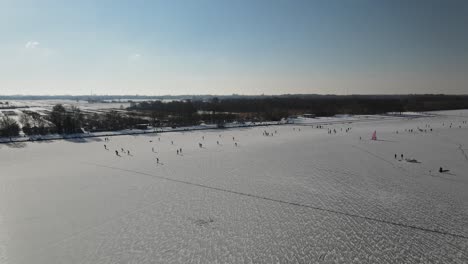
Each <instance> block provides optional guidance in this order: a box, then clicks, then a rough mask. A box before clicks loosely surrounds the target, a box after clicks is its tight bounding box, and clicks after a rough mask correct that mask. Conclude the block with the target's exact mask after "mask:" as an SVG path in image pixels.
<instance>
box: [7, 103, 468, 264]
mask: <svg viewBox="0 0 468 264" xmlns="http://www.w3.org/2000/svg"><path fill="white" fill-rule="evenodd" d="M340 118H344V117H336V118H335V119H334V120H326V122H328V121H333V122H330V123H333V124H331V125H326V126H325V127H324V128H322V129H318V128H316V125H315V123H307V122H302V123H301V124H298V125H296V124H294V125H281V126H268V127H254V128H231V129H225V130H203V131H192V132H170V133H161V134H146V135H133V136H114V137H111V138H110V141H109V142H107V141H104V140H103V138H84V139H69V140H59V141H40V142H27V143H25V142H17V143H11V144H0V263H11V264H16V263H47V264H49V263H467V262H468V253H467V252H468V173H467V172H468V157H467V156H466V154H468V137H467V136H468V124H464V123H463V121H466V120H468V110H467V111H465V110H463V111H462V110H460V111H443V112H434V113H431V115H427V116H425V115H422V116H421V117H418V118H413V117H394V116H393V117H382V116H381V117H368V118H357V119H356V120H350V118H351V117H346V118H344V120H341V121H340V120H339V119H340ZM354 118H356V117H354ZM311 120H315V119H311ZM362 120H367V121H366V122H361V121H362ZM450 123H452V128H450V127H449V125H450ZM443 124H444V125H443ZM427 126H430V127H427ZM460 126H461V128H460ZM418 127H419V128H421V129H426V130H427V132H420V131H419V130H417V128H418ZM328 128H332V129H335V130H336V131H337V133H336V134H334V133H333V134H328V133H327V131H328ZM346 128H351V130H350V131H349V132H347V133H346V132H345V131H346ZM430 128H432V129H433V131H432V132H431V131H430ZM405 129H414V131H415V132H413V133H411V132H407V131H405ZM265 130H266V131H267V132H269V133H270V134H273V136H263V135H262V133H263V131H265ZM275 131H277V133H275ZM373 131H377V138H378V139H379V140H377V141H371V140H370V137H371V134H372V132H373ZM396 131H398V134H397V133H396ZM203 136H204V140H203V139H202V137H203ZM232 137H234V139H235V140H234V141H233V138H232ZM360 137H361V138H362V139H361V140H360V139H359V138H360ZM159 138H160V140H159ZM171 141H173V142H174V144H171ZM217 141H219V143H220V144H219V145H218V144H217ZM234 142H237V143H238V146H237V147H236V146H235V144H234ZM198 143H202V144H203V148H200V147H199V145H198ZM104 144H106V145H107V147H108V149H109V150H105V149H104ZM152 147H154V149H155V151H156V152H157V153H153V152H152ZM121 148H124V149H125V151H127V150H130V154H131V155H127V154H124V153H121V157H118V156H116V155H115V150H119V152H121V151H120V150H121ZM178 148H182V150H183V151H182V153H183V154H182V155H177V154H176V149H178ZM395 154H397V155H398V158H397V159H395V158H394V155H395ZM400 154H404V158H403V159H401V157H400ZM156 157H158V158H159V159H160V164H157V163H156ZM405 159H415V160H417V162H419V163H415V162H407V161H406V160H405ZM439 167H443V168H444V169H449V170H450V171H449V172H447V173H439V172H438V169H439Z"/></svg>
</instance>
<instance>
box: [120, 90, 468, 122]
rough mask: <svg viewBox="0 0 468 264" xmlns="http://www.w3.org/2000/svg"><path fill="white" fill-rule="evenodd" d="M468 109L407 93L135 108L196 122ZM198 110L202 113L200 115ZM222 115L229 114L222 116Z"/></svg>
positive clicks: (467, 99)
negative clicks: (400, 94)
mask: <svg viewBox="0 0 468 264" xmlns="http://www.w3.org/2000/svg"><path fill="white" fill-rule="evenodd" d="M464 108H465V109H468V96H448V95H404V96H374V95H356V96H333V95H326V96H317V95H313V96H281V97H253V98H224V99H219V98H216V97H215V98H212V99H209V100H193V101H192V100H185V101H178V102H170V103H163V102H160V101H155V102H141V103H138V104H136V103H135V104H132V106H131V107H130V108H129V109H131V110H136V111H142V112H149V113H155V115H159V116H168V115H176V116H184V117H188V118H191V119H192V120H193V121H197V120H204V121H214V122H219V121H220V120H222V119H223V118H228V119H229V120H240V121H245V120H250V121H252V120H253V121H277V120H280V119H282V118H286V117H289V116H291V115H299V114H305V113H308V114H314V115H316V116H333V115H336V114H367V115H372V114H382V113H387V112H404V111H434V110H450V109H464ZM196 113H198V115H196ZM220 115H227V116H224V117H220Z"/></svg>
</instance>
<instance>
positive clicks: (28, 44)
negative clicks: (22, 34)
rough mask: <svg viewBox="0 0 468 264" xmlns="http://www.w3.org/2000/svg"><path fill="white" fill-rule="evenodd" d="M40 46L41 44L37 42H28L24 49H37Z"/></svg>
mask: <svg viewBox="0 0 468 264" xmlns="http://www.w3.org/2000/svg"><path fill="white" fill-rule="evenodd" d="M39 44H40V43H39V42H37V41H28V42H27V43H26V45H24V47H25V48H27V49H35V48H37V46H39Z"/></svg>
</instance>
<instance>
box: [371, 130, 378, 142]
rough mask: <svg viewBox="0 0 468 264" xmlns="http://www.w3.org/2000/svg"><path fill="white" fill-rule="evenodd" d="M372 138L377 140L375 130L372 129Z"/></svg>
mask: <svg viewBox="0 0 468 264" xmlns="http://www.w3.org/2000/svg"><path fill="white" fill-rule="evenodd" d="M372 140H377V131H374V133H372Z"/></svg>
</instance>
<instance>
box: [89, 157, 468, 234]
mask: <svg viewBox="0 0 468 264" xmlns="http://www.w3.org/2000/svg"><path fill="white" fill-rule="evenodd" d="M83 163H85V164H89V165H94V166H98V167H103V168H108V169H113V170H120V171H126V172H132V173H136V174H140V175H145V176H150V177H153V178H159V179H163V180H167V181H172V182H177V183H183V184H187V185H192V186H197V187H202V188H206V189H211V190H216V191H222V192H227V193H232V194H237V195H242V196H246V197H252V198H256V199H262V200H266V201H271V202H277V203H281V204H288V205H293V206H299V207H304V208H309V209H313V210H318V211H323V212H328V213H332V214H338V215H344V216H348V217H354V218H359V219H364V220H368V221H373V222H379V223H384V224H388V225H393V226H399V227H403V228H410V229H414V230H419V231H424V232H429V233H435V234H440V235H448V236H452V237H457V238H463V239H468V236H466V235H463V234H454V233H450V232H446V231H443V230H437V229H431V228H426V227H421V226H415V225H410V224H405V223H399V222H393V221H388V220H384V219H378V218H373V217H369V216H363V215H357V214H352V213H347V212H341V211H336V210H333V209H327V208H322V207H317V206H311V205H307V204H301V203H297V202H289V201H284V200H279V199H275V198H269V197H265V196H259V195H254V194H250V193H243V192H239V191H234V190H228V189H223V188H219V187H214V186H208V185H203V184H199V183H195V182H189V181H184V180H178V179H172V178H168V177H163V176H157V175H153V174H150V173H146V172H140V171H135V170H129V169H124V168H118V167H113V166H108V165H102V164H96V163H90V162H83Z"/></svg>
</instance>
